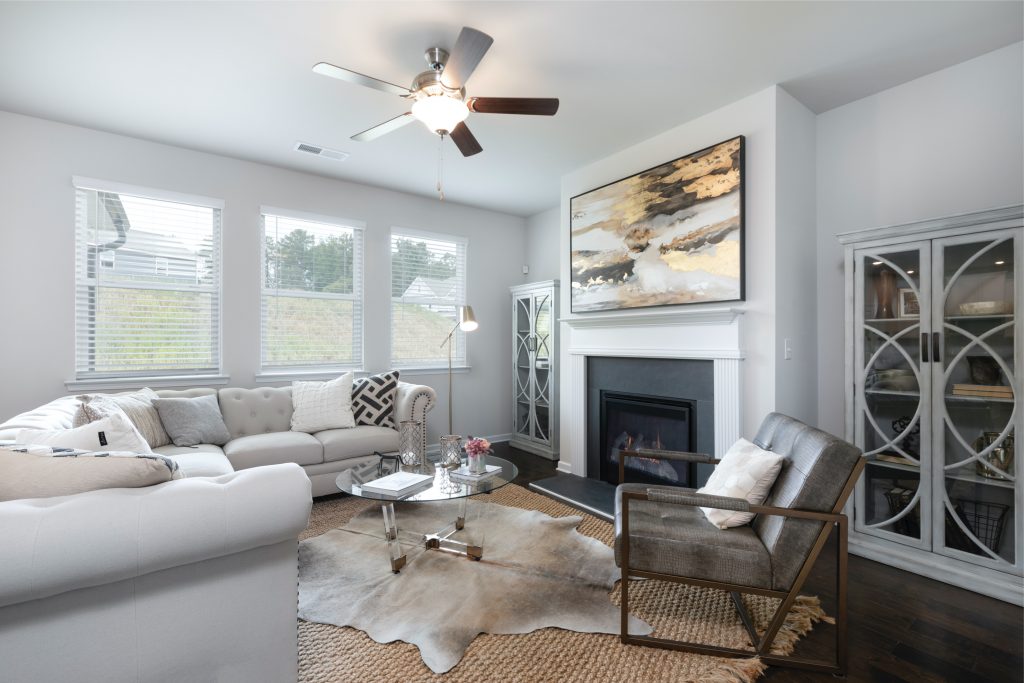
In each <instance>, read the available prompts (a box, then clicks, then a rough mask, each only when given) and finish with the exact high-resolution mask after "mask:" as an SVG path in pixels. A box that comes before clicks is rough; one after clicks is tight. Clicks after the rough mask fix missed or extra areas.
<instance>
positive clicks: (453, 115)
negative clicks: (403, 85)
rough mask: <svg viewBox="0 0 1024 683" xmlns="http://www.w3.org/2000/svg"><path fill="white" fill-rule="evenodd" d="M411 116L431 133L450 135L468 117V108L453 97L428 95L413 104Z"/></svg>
mask: <svg viewBox="0 0 1024 683" xmlns="http://www.w3.org/2000/svg"><path fill="white" fill-rule="evenodd" d="M412 115H413V116H415V117H416V118H417V119H419V120H420V121H422V122H423V125H425V126H426V127H427V129H428V130H430V132H432V133H451V132H452V131H453V130H454V129H455V126H457V125H459V124H460V123H462V122H463V121H465V120H466V117H467V116H469V107H467V106H466V103H465V102H463V101H462V100H457V99H455V98H454V97H448V96H447V95H430V96H427V97H421V98H420V99H418V100H416V101H415V102H414V103H413V105H412Z"/></svg>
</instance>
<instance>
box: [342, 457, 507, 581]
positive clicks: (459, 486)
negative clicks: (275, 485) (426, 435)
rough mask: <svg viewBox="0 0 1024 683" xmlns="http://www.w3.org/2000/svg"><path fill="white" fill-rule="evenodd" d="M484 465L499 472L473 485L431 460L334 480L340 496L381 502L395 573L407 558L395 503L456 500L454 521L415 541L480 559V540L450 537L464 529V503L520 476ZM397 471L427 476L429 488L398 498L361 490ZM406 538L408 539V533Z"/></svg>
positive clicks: (489, 460)
mask: <svg viewBox="0 0 1024 683" xmlns="http://www.w3.org/2000/svg"><path fill="white" fill-rule="evenodd" d="M390 455H392V454H385V455H384V458H382V462H385V458H387V457H389V456H390ZM487 464H488V465H498V466H499V467H501V470H500V471H499V472H497V473H495V474H492V475H491V476H489V477H487V478H486V479H483V480H481V481H478V482H473V483H469V482H465V481H457V480H456V479H453V478H451V477H450V476H449V475H450V470H448V469H445V468H443V467H441V466H440V465H438V464H436V463H434V462H431V461H427V462H425V463H423V464H422V465H417V466H412V467H410V466H406V465H401V466H395V465H392V466H391V467H389V468H385V469H383V470H381V469H374V470H373V471H372V473H368V474H364V475H363V476H362V477H360V476H359V475H358V474H357V473H354V472H352V471H351V470H348V471H345V472H342V473H341V474H339V475H338V478H337V479H336V480H335V481H336V483H337V486H338V489H339V490H340V491H342V492H343V493H347V494H349V495H350V496H356V497H357V498H365V499H367V500H374V501H377V502H379V503H380V509H381V512H382V513H383V515H384V539H385V541H386V542H387V549H388V559H389V560H391V571H393V572H395V573H396V574H397V573H398V572H400V571H401V570H402V567H404V566H405V562H406V555H405V552H404V551H403V550H402V541H401V540H400V539H399V531H398V520H397V519H396V518H395V503H431V502H436V501H443V500H457V501H458V503H459V509H458V514H457V516H456V518H455V520H454V521H452V522H451V523H450V524H448V525H447V526H446V527H444V528H443V529H440V530H439V531H437V532H434V533H423V534H413V537H414V538H415V542H416V543H422V544H423V547H425V548H426V549H428V550H443V551H445V552H450V553H455V554H457V555H462V556H464V557H468V558H469V559H471V560H479V559H480V558H482V557H483V554H484V549H483V541H482V540H477V541H475V542H463V541H457V540H455V539H453V538H451V537H452V536H453V535H454V534H455V533H456V532H458V531H461V530H463V529H464V528H465V527H466V500H467V499H468V498H469V497H470V496H475V495H478V494H481V493H490V492H491V491H496V490H497V489H500V488H501V487H502V486H504V485H505V484H508V483H509V482H511V481H512V480H513V479H515V478H516V476H517V475H518V474H519V470H518V469H517V468H516V466H515V464H514V463H512V462H509V461H508V460H505V459H503V458H496V457H494V456H493V455H488V456H487ZM399 470H401V471H402V472H414V473H417V474H429V475H430V476H432V477H433V480H432V481H431V482H430V483H429V485H428V484H427V483H426V482H424V484H423V486H422V488H418V489H416V490H415V491H413V492H411V493H408V494H406V495H404V496H401V497H395V496H389V495H385V494H381V493H375V492H372V491H363V489H362V486H361V485H362V484H363V483H366V482H369V481H371V480H373V479H377V478H378V477H380V476H383V475H386V474H391V473H392V472H396V471H399ZM406 535H407V536H408V534H406Z"/></svg>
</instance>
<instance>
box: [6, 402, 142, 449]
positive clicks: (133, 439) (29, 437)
mask: <svg viewBox="0 0 1024 683" xmlns="http://www.w3.org/2000/svg"><path fill="white" fill-rule="evenodd" d="M15 441H17V443H19V444H22V445H25V446H29V445H33V446H57V447H61V448H77V449H79V450H83V451H124V452H127V453H145V454H149V453H152V452H153V450H152V449H151V448H150V447H149V444H148V443H147V442H146V440H145V439H144V438H142V434H140V433H139V430H138V429H136V428H135V425H134V424H132V421H131V420H129V419H128V416H127V415H125V414H124V411H122V410H120V409H118V412H111V413H110V414H109V415H107V416H106V417H104V418H103V419H100V420H96V421H95V422H89V423H88V424H84V425H82V426H81V427H75V428H74V429H21V430H18V435H17V436H16V437H15Z"/></svg>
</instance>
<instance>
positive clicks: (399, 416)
mask: <svg viewBox="0 0 1024 683" xmlns="http://www.w3.org/2000/svg"><path fill="white" fill-rule="evenodd" d="M436 402H437V393H436V392H435V391H434V390H433V389H432V388H431V387H428V386H426V385H425V384H410V383H408V382H399V383H398V391H397V393H396V395H395V423H396V426H397V423H399V422H401V421H402V420H419V421H421V422H423V423H424V424H426V422H427V413H429V412H430V410H431V408H433V407H434V404H435V403H436Z"/></svg>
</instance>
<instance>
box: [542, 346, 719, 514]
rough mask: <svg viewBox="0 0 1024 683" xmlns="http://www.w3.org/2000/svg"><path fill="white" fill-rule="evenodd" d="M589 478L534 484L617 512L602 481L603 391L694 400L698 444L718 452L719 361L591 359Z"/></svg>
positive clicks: (703, 473)
mask: <svg viewBox="0 0 1024 683" xmlns="http://www.w3.org/2000/svg"><path fill="white" fill-rule="evenodd" d="M586 372H587V375H586V384H587V396H586V401H587V407H586V419H587V428H586V434H587V473H588V476H587V477H581V476H578V475H575V474H565V473H562V472H559V473H558V474H556V475H555V476H554V477H550V478H548V479H542V480H540V481H536V482H533V483H531V484H530V488H533V489H535V490H537V491H539V492H541V493H544V494H546V495H549V496H551V497H554V498H557V499H560V500H563V501H566V502H568V503H570V504H571V505H574V506H576V507H578V508H581V509H584V510H587V511H588V512H591V513H592V514H595V515H597V516H599V517H603V518H605V519H611V518H612V517H613V516H614V512H615V487H614V486H612V485H611V484H609V483H607V482H604V481H601V480H600V476H599V474H598V471H599V464H598V463H599V462H600V453H599V451H600V442H601V437H600V433H599V422H600V406H601V392H602V391H612V392H623V393H630V394H643V395H647V396H659V397H664V398H669V399H683V400H688V401H692V403H693V414H692V419H693V420H694V422H695V427H696V429H695V432H696V434H695V445H694V447H693V448H692V450H695V451H697V452H700V453H714V452H715V424H714V400H715V397H714V363H713V362H712V361H711V360H706V359H679V358H635V357H610V356H591V357H588V358H587V369H586ZM711 469H712V468H711V466H709V465H698V467H697V473H696V476H697V485H698V486H699V485H701V484H703V483H704V482H705V481H706V480H707V478H708V476H709V475H710V474H711Z"/></svg>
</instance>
